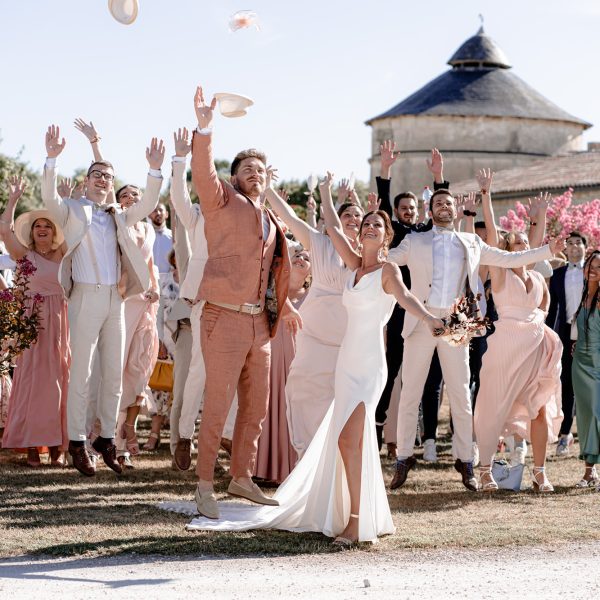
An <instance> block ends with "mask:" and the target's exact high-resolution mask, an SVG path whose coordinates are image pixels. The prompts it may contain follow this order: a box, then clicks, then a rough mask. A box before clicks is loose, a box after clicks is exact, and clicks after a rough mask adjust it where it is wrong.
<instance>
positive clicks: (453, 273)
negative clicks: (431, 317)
mask: <svg viewBox="0 0 600 600" xmlns="http://www.w3.org/2000/svg"><path fill="white" fill-rule="evenodd" d="M433 231H434V233H433V277H432V281H431V292H430V294H429V300H428V305H429V306H431V307H434V308H448V307H450V306H452V304H454V301H455V300H456V299H457V298H458V297H460V296H462V295H463V294H464V293H465V278H466V272H465V260H466V257H465V249H464V246H463V245H462V243H461V241H460V240H459V239H458V236H457V235H456V233H455V232H454V230H452V229H445V228H443V227H434V229H433Z"/></svg>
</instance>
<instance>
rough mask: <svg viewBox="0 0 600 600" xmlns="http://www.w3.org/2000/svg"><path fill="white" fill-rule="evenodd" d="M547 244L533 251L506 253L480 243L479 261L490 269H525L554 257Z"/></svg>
mask: <svg viewBox="0 0 600 600" xmlns="http://www.w3.org/2000/svg"><path fill="white" fill-rule="evenodd" d="M556 251H558V250H553V249H552V248H551V246H550V245H549V244H547V245H546V246H542V247H541V248H534V249H533V250H524V251H522V252H507V251H506V250H500V249H498V248H492V247H491V246H488V245H487V244H485V243H483V242H481V260H480V261H479V263H480V264H482V265H489V266H492V267H504V268H505V269H515V268H516V267H526V266H527V265H531V264H534V263H536V262H539V261H542V260H548V259H550V258H552V257H553V256H554V252H556Z"/></svg>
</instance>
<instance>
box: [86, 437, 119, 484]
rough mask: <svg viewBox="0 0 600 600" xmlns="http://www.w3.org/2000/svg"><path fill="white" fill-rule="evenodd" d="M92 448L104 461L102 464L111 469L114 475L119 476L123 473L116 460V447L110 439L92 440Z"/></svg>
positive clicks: (99, 438)
mask: <svg viewBox="0 0 600 600" xmlns="http://www.w3.org/2000/svg"><path fill="white" fill-rule="evenodd" d="M92 448H93V449H94V450H95V451H96V452H98V453H99V454H101V455H102V460H103V461H104V464H105V465H106V466H107V467H109V468H111V469H112V470H113V471H114V472H115V473H118V474H119V475H120V474H121V473H122V472H123V468H122V467H121V465H120V464H119V461H118V460H117V447H116V446H115V444H114V442H113V440H112V439H109V438H103V437H100V436H98V437H97V438H96V439H95V440H94V443H93V444H92Z"/></svg>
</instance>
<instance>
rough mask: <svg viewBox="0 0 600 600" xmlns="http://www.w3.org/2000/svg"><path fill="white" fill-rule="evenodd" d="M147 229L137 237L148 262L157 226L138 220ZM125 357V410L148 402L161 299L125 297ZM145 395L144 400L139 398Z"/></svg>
mask: <svg viewBox="0 0 600 600" xmlns="http://www.w3.org/2000/svg"><path fill="white" fill-rule="evenodd" d="M137 227H138V228H139V230H140V231H141V229H142V227H143V228H144V229H145V232H144V239H143V240H141V239H139V237H138V238H136V241H137V243H138V246H139V247H140V250H141V252H142V255H143V256H144V260H145V261H146V263H148V262H149V261H150V258H151V257H152V247H153V245H154V238H155V234H154V228H153V227H152V226H151V225H149V224H148V223H142V222H140V223H138V224H137ZM124 311H125V355H124V356H125V360H124V365H125V366H124V368H123V395H122V396H121V405H120V410H121V411H125V410H126V409H127V407H129V406H135V405H136V404H142V405H144V406H145V405H146V404H147V402H148V396H149V388H148V381H149V379H150V376H151V375H152V370H153V369H154V365H155V363H156V357H157V356H158V331H157V329H156V313H157V311H158V302H150V301H148V300H147V299H146V298H145V297H144V294H137V295H136V296H131V297H129V298H127V300H125V303H124ZM140 397H141V398H142V400H141V401H140V400H139V399H138V398H140Z"/></svg>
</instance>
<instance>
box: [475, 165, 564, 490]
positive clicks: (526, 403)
mask: <svg viewBox="0 0 600 600" xmlns="http://www.w3.org/2000/svg"><path fill="white" fill-rule="evenodd" d="M480 177H481V173H480ZM491 182H492V174H491V173H488V174H487V178H483V179H482V180H480V183H481V184H482V191H483V210H484V218H485V220H486V230H487V238H488V239H487V243H488V244H489V245H490V246H496V247H504V248H505V249H506V250H509V251H521V250H529V240H528V239H527V235H526V234H524V233H520V232H514V233H509V234H506V235H505V236H503V237H502V238H500V237H499V236H498V233H497V229H496V225H495V222H494V217H493V211H492V208H491V197H490V194H489V189H490V185H491ZM490 276H491V281H492V293H493V295H494V303H495V305H496V310H497V312H498V320H497V321H496V323H495V328H496V329H495V332H494V334H493V335H491V336H490V337H489V338H488V349H487V352H486V353H485V354H484V356H483V362H482V367H481V374H480V381H481V387H480V389H479V395H478V396H477V405H476V406H475V433H476V436H477V443H478V445H479V453H480V457H481V458H480V460H481V467H480V476H481V479H480V481H481V489H482V490H483V491H493V490H497V489H498V484H497V483H496V482H495V481H494V477H493V476H492V472H491V464H492V461H493V459H494V454H495V453H496V449H497V446H498V438H499V437H500V436H507V435H519V436H521V437H522V438H523V439H526V440H528V441H530V442H531V445H532V447H533V462H534V468H533V487H534V489H535V490H536V491H539V492H552V491H554V487H553V486H552V484H551V483H550V482H549V481H548V478H547V477H546V471H545V462H546V447H547V445H548V441H556V439H558V438H557V434H558V432H559V430H560V424H561V421H562V416H563V415H562V410H561V383H560V371H561V355H562V344H561V342H560V339H559V338H558V336H557V335H556V333H554V331H552V329H550V328H549V327H547V326H546V324H545V319H546V315H547V312H548V307H549V304H550V294H549V292H548V288H547V286H546V282H545V280H544V278H543V276H542V275H540V274H539V273H537V272H536V271H533V270H529V269H527V268H525V267H521V268H519V269H501V268H498V267H490Z"/></svg>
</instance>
